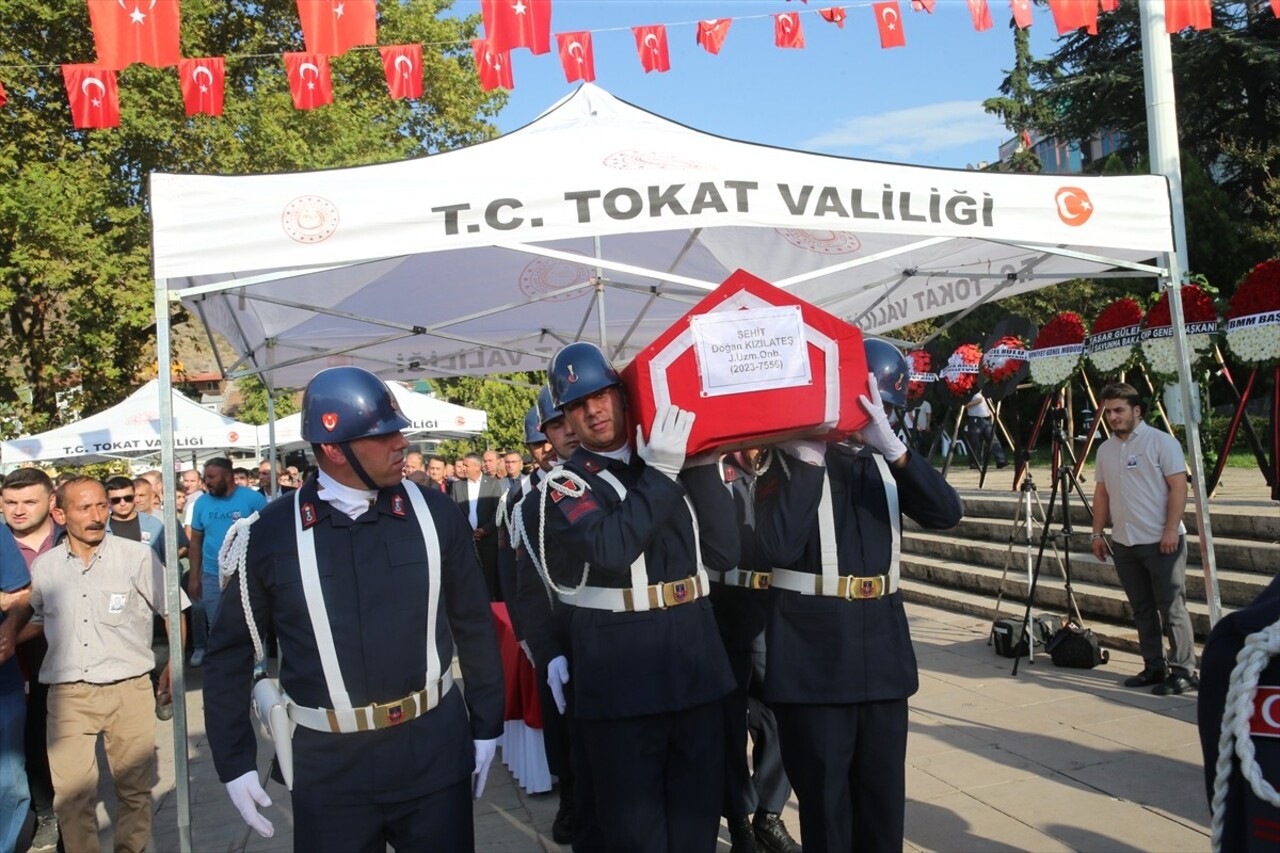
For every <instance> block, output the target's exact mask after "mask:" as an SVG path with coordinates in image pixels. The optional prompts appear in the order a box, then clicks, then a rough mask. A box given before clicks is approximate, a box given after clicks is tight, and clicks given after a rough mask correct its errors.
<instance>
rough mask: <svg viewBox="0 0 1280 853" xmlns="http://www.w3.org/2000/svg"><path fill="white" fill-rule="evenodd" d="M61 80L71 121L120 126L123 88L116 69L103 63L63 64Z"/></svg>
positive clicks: (84, 126)
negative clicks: (65, 90)
mask: <svg viewBox="0 0 1280 853" xmlns="http://www.w3.org/2000/svg"><path fill="white" fill-rule="evenodd" d="M62 82H63V83H65V84H66V86H67V100H68V101H70V102H71V122H72V123H73V124H74V125H75V126H76V127H77V128H78V129H81V130H83V129H84V128H88V127H119V126H120V91H119V89H117V88H116V72H115V71H114V70H113V69H110V68H103V67H102V66H101V65H64V66H62Z"/></svg>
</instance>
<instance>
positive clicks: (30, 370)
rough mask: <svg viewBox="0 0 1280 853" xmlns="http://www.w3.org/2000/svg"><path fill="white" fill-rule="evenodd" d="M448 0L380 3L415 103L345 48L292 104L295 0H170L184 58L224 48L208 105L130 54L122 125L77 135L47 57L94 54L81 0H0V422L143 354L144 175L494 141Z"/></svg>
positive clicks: (294, 164)
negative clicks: (188, 105)
mask: <svg viewBox="0 0 1280 853" xmlns="http://www.w3.org/2000/svg"><path fill="white" fill-rule="evenodd" d="M451 6H452V0H412V2H410V0H400V1H399V2H395V0H384V2H383V3H381V4H380V9H379V41H380V42H381V43H383V44H396V43H405V42H421V43H423V45H424V51H423V54H424V55H423V66H424V69H423V70H424V75H425V92H426V94H425V96H424V98H423V99H422V100H419V101H416V102H407V101H392V100H391V99H390V98H389V97H388V96H387V92H386V83H385V78H384V76H383V70H382V65H381V61H380V58H379V56H378V53H377V51H376V50H372V49H360V50H353V51H350V52H348V53H347V54H346V55H344V56H342V57H339V58H337V59H335V60H333V62H332V63H331V65H332V69H333V82H334V99H335V103H334V104H333V105H331V106H327V107H322V108H320V109H317V110H310V111H305V112H303V111H297V110H294V109H293V106H292V102H291V100H290V97H289V93H288V85H287V81H286V78H285V74H284V67H283V62H282V60H281V56H280V54H282V53H284V52H286V51H295V50H302V49H303V44H302V37H301V33H300V31H299V27H298V23H297V12H296V5H295V2H294V0H184V2H183V4H182V12H183V24H182V53H183V55H184V56H193V57H194V56H225V57H227V80H226V93H227V95H226V105H225V111H224V114H223V115H222V116H221V117H218V118H214V117H209V116H196V117H193V118H187V116H186V114H185V110H184V108H183V103H182V95H181V89H180V87H179V80H178V76H177V74H176V73H175V70H174V69H172V68H165V69H157V68H149V67H146V66H140V65H134V66H131V67H129V68H127V69H125V70H124V71H122V72H121V73H120V75H119V82H120V111H121V117H122V118H121V126H120V127H119V128H118V129H115V130H96V131H76V130H73V129H72V128H71V123H70V114H69V110H68V106H67V99H66V94H65V90H64V88H63V83H62V77H61V71H60V69H59V64H61V63H65V62H87V61H91V60H92V59H93V57H94V47H93V39H92V34H91V32H90V29H89V18H88V14H87V12H86V9H85V6H84V4H83V3H67V2H61V1H60V0H0V80H3V81H4V84H5V87H6V89H7V90H8V93H9V99H10V100H9V103H8V105H7V106H6V107H5V108H4V110H0V171H2V172H3V174H4V175H5V180H4V181H3V182H0V314H2V316H3V323H2V324H0V347H3V349H4V351H5V353H6V355H7V356H8V358H7V367H6V368H5V370H4V371H3V375H0V408H2V409H3V411H0V415H2V416H3V418H2V419H0V425H3V426H6V427H8V428H9V429H21V430H23V431H28V432H34V431H37V430H41V429H46V428H48V427H51V426H54V425H55V424H57V423H59V422H60V421H61V420H64V419H66V418H69V417H74V416H76V415H78V414H89V413H92V412H94V411H97V410H100V409H102V408H105V407H106V406H108V405H110V404H113V403H115V402H118V401H119V399H121V398H122V397H123V396H124V395H125V394H126V393H127V392H128V391H129V389H130V386H131V385H133V384H134V383H135V382H136V380H137V377H138V374H139V370H140V368H142V367H143V366H144V365H146V364H148V363H150V362H152V361H154V358H155V355H154V348H153V347H154V345H153V338H154V331H155V325H154V324H155V318H154V316H153V287H154V283H153V281H152V278H151V269H150V251H149V241H150V222H149V219H148V217H147V211H146V192H147V180H146V179H147V175H148V174H149V173H150V172H152V171H166V172H188V173H189V172H201V173H226V174H233V173H246V172H273V171H285V170H301V169H321V168H331V167H339V166H355V165H364V164H369V163H376V162H385V161H391V160H399V159H404V158H406V157H412V156H418V155H425V154H429V153H432V152H435V151H440V150H446V149H450V148H455V147H457V146H460V145H465V144H469V143H472V142H477V141H481V140H484V139H487V138H490V137H492V136H493V135H495V133H496V131H495V129H494V128H493V126H492V125H491V124H490V123H489V121H488V119H489V118H491V117H492V116H493V115H495V114H496V112H497V110H499V109H500V108H501V106H502V105H503V103H504V102H505V97H506V96H505V94H503V93H483V92H481V91H480V89H479V83H478V81H477V80H476V78H475V73H474V66H473V60H472V56H471V51H470V48H469V39H470V38H471V37H472V36H474V35H475V34H476V30H477V27H478V23H479V20H478V16H476V15H472V16H469V17H456V16H453V15H451V14H444V13H446V12H447V10H449V9H450V8H451ZM173 316H174V319H175V320H181V319H183V316H184V315H183V312H181V310H179V309H177V308H175V309H173ZM77 388H78V389H79V390H80V394H79V395H78V396H76V395H69V394H68V392H71V391H74V390H76V389H77ZM60 404H61V406H60Z"/></svg>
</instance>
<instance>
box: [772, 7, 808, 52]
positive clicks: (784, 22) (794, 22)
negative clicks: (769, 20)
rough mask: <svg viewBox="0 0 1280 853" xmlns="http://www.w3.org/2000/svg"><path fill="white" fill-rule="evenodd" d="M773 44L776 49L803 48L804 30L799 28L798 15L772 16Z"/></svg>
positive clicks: (788, 13) (794, 13) (791, 13)
mask: <svg viewBox="0 0 1280 853" xmlns="http://www.w3.org/2000/svg"><path fill="white" fill-rule="evenodd" d="M773 43H774V44H776V45H777V46H778V47H804V30H803V29H801V28H800V15H799V14H798V13H796V12H783V13H782V14H780V15H774V16H773Z"/></svg>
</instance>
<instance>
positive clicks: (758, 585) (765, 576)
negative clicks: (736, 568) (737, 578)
mask: <svg viewBox="0 0 1280 853" xmlns="http://www.w3.org/2000/svg"><path fill="white" fill-rule="evenodd" d="M750 580H751V583H750V587H751V589H768V588H769V585H770V583H772V581H773V572H752V573H751V578H750Z"/></svg>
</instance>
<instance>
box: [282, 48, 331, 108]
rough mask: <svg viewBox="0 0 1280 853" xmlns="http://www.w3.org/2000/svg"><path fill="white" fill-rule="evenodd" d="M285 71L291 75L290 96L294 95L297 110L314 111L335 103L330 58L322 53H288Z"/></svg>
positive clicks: (285, 58)
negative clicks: (330, 75) (330, 74)
mask: <svg viewBox="0 0 1280 853" xmlns="http://www.w3.org/2000/svg"><path fill="white" fill-rule="evenodd" d="M284 70H285V72H286V73H287V74H288V75H289V94H291V95H293V108H294V109H295V110H314V109H315V108H316V107H323V106H324V105H325V104H332V103H333V81H332V80H331V79H330V78H329V57H327V56H325V55H324V54H322V53H286V54H285V55H284Z"/></svg>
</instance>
